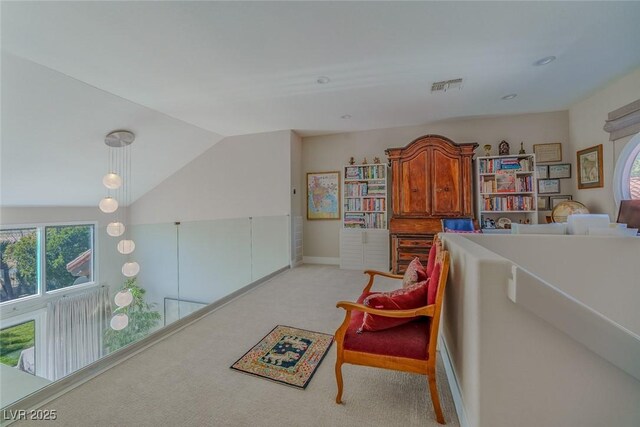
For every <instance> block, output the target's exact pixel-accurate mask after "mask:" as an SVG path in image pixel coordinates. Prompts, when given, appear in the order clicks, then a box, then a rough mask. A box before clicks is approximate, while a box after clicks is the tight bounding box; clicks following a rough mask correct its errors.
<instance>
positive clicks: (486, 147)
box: [482, 144, 491, 157]
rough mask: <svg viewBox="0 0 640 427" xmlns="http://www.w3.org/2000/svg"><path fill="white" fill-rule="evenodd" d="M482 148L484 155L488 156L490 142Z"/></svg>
mask: <svg viewBox="0 0 640 427" xmlns="http://www.w3.org/2000/svg"><path fill="white" fill-rule="evenodd" d="M482 148H484V155H485V157H489V156H490V155H491V144H484V145H483V146H482Z"/></svg>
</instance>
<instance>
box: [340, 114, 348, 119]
mask: <svg viewBox="0 0 640 427" xmlns="http://www.w3.org/2000/svg"><path fill="white" fill-rule="evenodd" d="M340 118H341V119H350V118H351V115H350V114H345V115H344V116H340Z"/></svg>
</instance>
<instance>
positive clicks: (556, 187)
mask: <svg viewBox="0 0 640 427" xmlns="http://www.w3.org/2000/svg"><path fill="white" fill-rule="evenodd" d="M559 192H560V180H559V179H539V180H538V193H539V194H552V193H559Z"/></svg>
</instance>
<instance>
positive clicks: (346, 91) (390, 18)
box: [1, 1, 640, 205]
mask: <svg viewBox="0 0 640 427" xmlns="http://www.w3.org/2000/svg"><path fill="white" fill-rule="evenodd" d="M1 7H2V30H1V31H2V51H3V64H2V71H3V76H2V83H3V93H2V107H3V108H2V118H3V127H2V137H3V138H2V139H3V140H2V194H1V197H2V199H1V201H2V203H3V205H20V204H90V203H93V202H94V201H95V200H93V199H95V198H96V197H98V198H99V195H100V194H101V193H100V190H99V188H100V183H99V179H98V180H96V184H95V185H94V184H93V182H92V187H89V186H88V185H87V186H84V187H83V188H82V189H79V191H77V192H76V194H74V195H73V196H69V197H67V196H68V195H60V191H59V189H57V190H56V189H54V188H53V186H54V184H53V183H51V184H49V185H50V187H46V188H42V187H41V185H42V183H37V184H38V185H35V184H34V185H32V186H31V187H29V185H28V183H27V182H28V179H26V178H28V175H25V171H24V170H23V169H22V168H21V167H17V166H16V164H20V165H24V164H28V165H29V167H28V168H27V169H28V170H31V168H33V171H43V172H45V171H46V174H47V176H51V175H50V174H53V172H54V170H53V169H52V168H51V166H50V165H49V166H47V162H50V161H51V159H55V160H56V165H65V167H64V168H57V172H56V173H57V175H55V176H59V177H60V178H59V179H57V180H58V182H61V183H68V182H69V180H71V179H73V180H75V181H74V182H76V183H77V182H78V177H79V176H80V177H82V179H85V180H87V179H88V176H89V175H88V174H89V173H90V172H92V171H93V170H95V169H96V168H98V169H100V168H99V167H98V165H101V164H102V163H103V162H104V160H102V159H99V160H96V159H94V157H95V156H96V155H97V153H98V152H101V151H100V150H99V149H98V148H95V147H94V148H93V149H91V150H89V149H88V148H87V144H89V141H92V142H91V144H94V145H95V146H98V147H99V145H100V144H99V142H100V141H101V140H102V138H103V137H104V134H106V133H107V132H109V131H111V130H113V129H114V128H129V129H132V130H134V131H135V132H136V133H137V134H138V136H139V139H138V140H137V142H136V146H139V147H140V148H139V149H138V152H136V151H135V150H134V151H133V152H134V155H135V156H138V157H137V158H134V160H135V161H136V162H143V164H140V166H137V167H136V168H135V170H136V171H138V174H139V175H140V176H139V177H136V187H137V189H138V191H139V192H140V194H142V193H143V192H145V191H147V190H149V189H150V188H152V187H153V186H154V185H157V184H158V183H159V182H160V181H161V180H162V179H165V178H166V177H168V176H169V175H170V174H171V173H173V172H175V171H176V170H177V169H179V168H180V167H182V166H183V165H184V164H186V163H187V162H188V161H190V160H191V159H193V158H194V157H196V156H197V155H199V154H200V153H202V152H203V151H204V150H206V149H207V148H209V147H210V146H212V145H213V144H215V143H216V142H218V141H219V140H220V139H221V138H222V136H229V135H239V134H249V133H258V132H267V131H273V130H281V129H294V130H296V131H297V132H298V133H300V134H301V135H303V136H304V135H317V134H324V133H335V132H345V131H356V130H365V129H375V128H388V127H397V126H405V125H418V124H423V123H428V122H432V121H436V120H443V119H450V118H460V117H471V116H485V115H491V116H495V115H502V114H517V113H527V112H541V111H554V110H562V109H566V108H568V106H569V105H571V104H572V103H573V102H576V101H577V100H579V99H580V98H582V97H584V96H586V95H588V94H589V93H591V92H592V91H594V90H595V89H596V88H598V87H600V86H602V85H604V84H606V83H608V82H610V81H611V80H613V79H615V78H617V77H620V76H622V75H624V74H626V73H628V72H630V71H631V70H633V69H634V68H637V67H638V66H640V49H638V43H639V42H640V31H639V30H638V22H640V3H639V2H483V1H478V2H241V1H234V2H206V1H201V2H182V1H174V2H56V1H48V2H2V5H1ZM549 55H553V56H556V57H557V59H556V60H555V61H554V62H552V63H550V64H548V65H545V66H534V65H533V63H534V62H535V61H536V60H538V59H540V58H543V57H546V56H549ZM320 76H326V77H328V78H329V80H330V81H329V82H328V83H326V84H319V83H318V82H317V80H318V78H319V77H320ZM456 78H463V79H464V81H463V85H462V88H461V89H451V90H448V91H446V92H440V93H431V92H430V87H431V84H432V83H433V82H436V81H440V80H447V79H456ZM510 93H515V94H517V97H515V98H514V99H511V100H508V101H505V100H502V99H501V98H502V97H503V96H504V95H507V94H510ZM343 116H350V118H348V119H345V118H342V117H343ZM138 144H139V145H138ZM99 148H100V149H101V148H103V147H99ZM104 158H106V156H105V157H104ZM144 162H146V163H144ZM136 164H138V163H136ZM63 169H64V171H63ZM93 174H95V172H93ZM61 175H63V176H61ZM31 176H32V177H33V174H31ZM91 179H93V178H91ZM138 184H140V185H139V186H138ZM85 187H86V188H85ZM96 195H98V196H96ZM90 197H93V199H92V200H89V199H90Z"/></svg>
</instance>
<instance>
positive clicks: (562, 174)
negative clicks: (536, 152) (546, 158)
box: [549, 163, 571, 178]
mask: <svg viewBox="0 0 640 427" xmlns="http://www.w3.org/2000/svg"><path fill="white" fill-rule="evenodd" d="M549 178H571V163H560V164H558V165H549Z"/></svg>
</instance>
